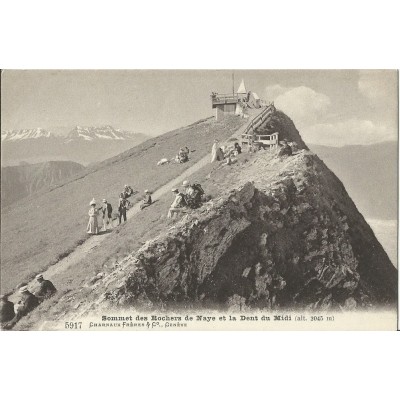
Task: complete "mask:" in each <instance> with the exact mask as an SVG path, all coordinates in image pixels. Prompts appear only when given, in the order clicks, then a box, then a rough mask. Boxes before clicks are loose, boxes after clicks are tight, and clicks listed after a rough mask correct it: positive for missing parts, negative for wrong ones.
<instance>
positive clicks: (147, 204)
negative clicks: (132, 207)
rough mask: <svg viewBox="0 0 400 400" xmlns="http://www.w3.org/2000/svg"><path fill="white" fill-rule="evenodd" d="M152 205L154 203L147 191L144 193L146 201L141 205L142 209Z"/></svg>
mask: <svg viewBox="0 0 400 400" xmlns="http://www.w3.org/2000/svg"><path fill="white" fill-rule="evenodd" d="M152 203H153V201H152V199H151V195H150V192H149V191H148V190H147V189H146V190H145V191H144V199H143V200H142V204H141V205H140V209H141V210H143V208H146V207H149V206H151V204H152Z"/></svg>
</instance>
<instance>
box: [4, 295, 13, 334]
mask: <svg viewBox="0 0 400 400" xmlns="http://www.w3.org/2000/svg"><path fill="white" fill-rule="evenodd" d="M14 317H15V311H14V303H13V302H12V301H10V300H8V295H6V294H3V295H1V296H0V324H1V326H3V324H4V323H6V322H9V321H11V320H12V319H13V318H14Z"/></svg>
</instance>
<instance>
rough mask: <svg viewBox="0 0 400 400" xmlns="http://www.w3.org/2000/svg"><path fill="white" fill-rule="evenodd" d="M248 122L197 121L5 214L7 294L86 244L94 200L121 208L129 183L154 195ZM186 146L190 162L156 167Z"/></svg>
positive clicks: (3, 256) (4, 286)
mask: <svg viewBox="0 0 400 400" xmlns="http://www.w3.org/2000/svg"><path fill="white" fill-rule="evenodd" d="M246 122H247V121H246V120H242V119H240V118H237V117H230V118H227V119H225V120H223V121H220V122H216V121H215V120H214V119H212V118H211V119H206V120H201V121H198V122H197V123H194V124H192V125H190V126H187V127H184V128H181V129H177V130H174V131H172V132H169V133H166V134H164V135H162V136H159V137H157V138H154V139H150V140H147V141H146V142H144V143H142V144H140V145H138V146H136V147H134V148H132V149H130V150H128V151H126V152H124V153H122V154H119V155H118V156H116V157H114V158H111V159H109V160H106V161H103V162H101V163H99V164H97V165H95V166H93V167H89V168H86V169H85V171H84V172H83V173H82V174H80V175H78V176H77V177H76V178H75V177H74V180H70V181H69V182H64V183H63V184H62V185H59V186H56V187H55V188H53V189H52V190H50V191H48V192H45V193H40V194H34V195H32V197H30V198H29V200H27V199H26V200H22V201H21V202H19V203H18V204H16V205H15V207H13V208H12V209H8V210H6V211H5V212H3V213H2V225H1V229H2V241H1V246H2V249H1V250H2V254H1V275H2V276H1V278H2V279H1V289H2V292H4V291H8V290H11V289H12V288H13V287H15V286H16V285H17V284H19V283H20V282H21V281H22V280H25V279H27V278H28V277H29V276H32V275H33V274H35V273H37V272H38V271H43V270H45V269H46V268H47V267H48V266H49V265H51V264H53V263H54V262H56V261H57V260H58V259H60V258H62V257H64V256H65V255H66V254H68V253H69V252H70V251H72V250H73V249H74V248H75V247H76V246H77V245H79V244H80V243H82V241H84V240H85V238H86V237H87V235H86V225H87V218H88V217H87V212H88V208H89V202H90V200H91V199H92V197H95V198H96V200H98V201H101V199H102V198H107V199H108V200H109V201H110V202H111V204H112V205H113V207H114V209H116V207H117V198H118V194H119V192H120V191H121V190H122V188H123V185H124V184H130V185H131V186H132V187H133V188H134V189H137V190H138V191H139V193H138V194H136V195H135V196H134V197H133V199H132V201H137V200H139V198H140V197H141V196H142V191H143V190H144V189H149V190H152V191H153V190H155V189H157V188H158V187H160V186H162V185H163V184H164V183H166V182H168V181H170V180H171V179H173V178H174V177H176V176H177V175H179V174H180V173H181V172H182V171H184V170H185V169H187V168H189V167H190V166H191V165H192V164H193V162H196V161H198V160H200V159H201V158H202V157H203V156H205V155H206V154H208V153H209V152H210V149H211V146H212V143H213V140H214V139H215V138H219V139H221V140H223V139H225V138H228V137H230V136H231V135H232V134H233V133H234V132H235V131H236V130H237V129H238V128H239V127H240V126H242V125H243V124H245V123H246ZM185 145H187V146H188V147H189V148H190V149H191V150H192V152H191V153H190V161H189V162H188V163H185V164H175V163H172V164H169V165H164V166H157V165H156V164H157V161H159V160H160V159H161V158H163V157H166V158H171V157H173V156H175V154H176V153H177V151H178V150H179V147H181V146H185ZM156 204H157V203H156ZM152 210H154V208H152V209H151V211H150V212H152ZM133 228H134V227H133ZM122 230H123V228H122ZM125 239H128V238H125ZM112 247H113V248H112V249H111V250H110V254H112V253H114V252H116V251H117V247H118V241H116V242H113V245H112ZM99 251H101V250H99Z"/></svg>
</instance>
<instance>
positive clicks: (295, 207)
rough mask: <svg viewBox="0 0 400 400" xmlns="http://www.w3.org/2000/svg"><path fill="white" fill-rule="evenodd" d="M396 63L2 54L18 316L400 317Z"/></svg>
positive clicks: (330, 321)
mask: <svg viewBox="0 0 400 400" xmlns="http://www.w3.org/2000/svg"><path fill="white" fill-rule="evenodd" d="M397 149H398V71H395V70H3V71H2V73H1V271H0V272H1V303H0V304H1V329H2V330H68V331H76V330H90V331H96V330H117V331H118V330H120V331H126V330H142V331H151V330H161V331H168V330H182V331H185V330H396V329H397V323H398V270H397V267H398V249H397V243H398V240H397V232H398V150H397Z"/></svg>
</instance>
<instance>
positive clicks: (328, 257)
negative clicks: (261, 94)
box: [72, 149, 397, 315]
mask: <svg viewBox="0 0 400 400" xmlns="http://www.w3.org/2000/svg"><path fill="white" fill-rule="evenodd" d="M244 156H245V155H244ZM239 162H241V164H240V166H239V167H238V168H237V169H235V170H229V171H228V170H226V169H223V168H224V167H221V168H220V169H219V170H216V171H215V176H214V178H215V179H216V180H218V175H219V176H220V177H223V179H222V180H221V182H225V184H222V183H221V184H220V190H221V195H220V196H219V197H216V198H214V199H213V200H211V201H209V202H208V203H206V204H204V205H203V207H201V208H200V209H198V210H195V211H191V212H189V213H188V214H187V215H186V216H185V217H183V219H182V220H180V221H179V222H177V223H176V224H175V225H174V226H172V227H169V228H167V227H166V228H165V231H163V232H161V233H160V234H159V236H158V237H155V238H154V239H153V240H151V241H149V242H147V243H146V244H145V245H143V246H142V247H141V248H140V249H139V251H137V252H135V253H132V254H131V255H129V256H128V257H126V258H125V259H123V260H122V261H121V262H120V263H119V265H118V266H116V268H115V269H114V270H113V271H112V272H111V273H109V274H108V275H104V274H103V275H101V276H99V277H97V278H96V279H95V280H94V281H92V282H89V284H88V285H89V287H90V292H89V293H88V292H87V291H86V292H85V298H84V299H83V300H81V301H80V302H79V303H78V304H76V305H75V307H74V311H73V312H72V313H73V314H75V315H76V314H77V313H78V314H80V315H84V314H85V313H86V312H88V311H90V312H93V311H99V310H100V309H103V308H112V309H125V308H135V309H142V310H143V309H144V310H153V309H157V310H159V309H174V310H176V309H179V308H190V309H200V308H206V309H219V310H221V309H230V310H235V309H241V310H243V309H248V310H260V309H264V310H265V309H309V310H310V309H344V310H353V309H360V308H361V309H362V308H371V307H381V306H394V305H395V303H396V300H397V270H396V269H395V268H394V266H393V264H392V263H391V262H390V260H389V258H388V256H387V255H386V253H385V251H384V250H383V248H382V246H381V245H380V243H379V242H378V241H377V239H376V238H375V236H374V234H373V232H372V230H371V228H370V227H369V226H368V224H367V223H366V221H365V220H364V218H363V217H362V215H361V214H360V213H359V212H358V211H357V209H356V207H355V205H354V203H353V202H352V200H351V199H350V197H349V196H348V195H347V192H346V190H345V188H344V186H343V185H342V184H341V182H340V181H339V180H338V179H337V178H336V176H335V175H334V174H333V173H332V172H331V171H330V170H329V169H328V168H327V167H326V166H325V165H324V164H323V162H322V161H321V160H320V159H319V158H318V157H317V156H316V155H314V154H313V153H311V152H310V151H308V150H307V149H301V150H299V151H297V152H296V153H295V154H294V155H293V156H291V157H283V158H282V157H278V156H277V155H276V154H274V153H271V152H268V151H265V152H259V153H257V154H256V155H254V157H253V158H252V159H251V160H250V161H249V160H247V158H244V159H242V161H240V160H239ZM249 177H251V179H249Z"/></svg>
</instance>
